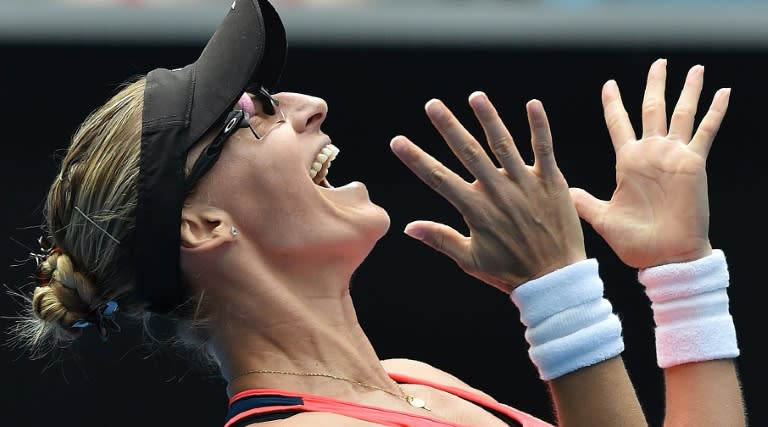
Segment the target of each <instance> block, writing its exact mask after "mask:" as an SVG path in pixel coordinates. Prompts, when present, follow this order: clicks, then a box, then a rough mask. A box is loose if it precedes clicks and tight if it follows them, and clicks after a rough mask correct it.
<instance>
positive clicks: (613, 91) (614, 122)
mask: <svg viewBox="0 0 768 427" xmlns="http://www.w3.org/2000/svg"><path fill="white" fill-rule="evenodd" d="M602 100H603V115H604V116H605V124H606V126H607V127H608V133H609V134H610V135H611V141H612V142H613V148H614V150H616V151H619V149H621V147H622V146H623V145H624V144H626V143H627V142H630V141H634V140H635V139H637V136H636V135H635V131H634V129H632V123H631V122H630V120H629V115H628V114H627V110H626V109H625V108H624V103H623V102H622V100H621V94H620V93H619V86H618V85H616V81H614V80H608V81H607V82H606V83H605V84H604V85H603V96H602Z"/></svg>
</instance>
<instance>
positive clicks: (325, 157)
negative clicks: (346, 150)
mask: <svg viewBox="0 0 768 427" xmlns="http://www.w3.org/2000/svg"><path fill="white" fill-rule="evenodd" d="M338 154H339V148H338V147H336V146H335V145H333V144H328V145H326V146H325V147H323V149H322V150H320V152H319V153H317V157H315V160H314V161H313V162H312V166H310V168H309V176H310V178H312V181H313V182H314V183H315V184H317V185H319V186H321V187H326V188H330V187H331V185H330V184H329V183H328V180H327V179H326V178H327V177H328V169H330V168H331V162H333V160H334V159H335V158H336V156H337V155H338Z"/></svg>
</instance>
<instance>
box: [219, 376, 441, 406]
mask: <svg viewBox="0 0 768 427" xmlns="http://www.w3.org/2000/svg"><path fill="white" fill-rule="evenodd" d="M252 374H276V375H293V376H296V377H323V378H330V379H333V380H338V381H345V382H348V383H350V384H354V385H357V386H360V387H365V388H367V389H370V390H378V391H383V392H384V393H387V394H389V395H392V396H395V397H396V398H398V399H402V400H405V401H406V402H408V404H409V405H411V406H413V407H414V408H419V409H424V410H427V411H431V409H429V408H428V407H427V403H426V402H424V400H423V399H419V398H418V397H416V396H411V395H409V394H408V393H406V392H405V390H403V388H402V387H401V386H400V384H398V383H397V382H395V381H393V382H394V383H395V385H396V386H397V388H398V389H399V390H400V394H399V395H398V394H397V393H393V392H391V391H389V390H387V389H385V388H382V387H379V386H375V385H373V384H366V383H364V382H361V381H357V380H353V379H351V378H345V377H340V376H338V375H333V374H324V373H321V372H290V371H275V370H271V369H251V370H249V371H245V372H241V373H239V374H237V375H235V376H234V377H232V378H231V379H230V380H229V382H230V383H231V382H232V381H234V380H236V379H237V378H240V377H244V376H246V375H252Z"/></svg>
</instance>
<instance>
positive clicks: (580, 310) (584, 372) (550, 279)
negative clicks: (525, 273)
mask: <svg viewBox="0 0 768 427" xmlns="http://www.w3.org/2000/svg"><path fill="white" fill-rule="evenodd" d="M511 298H512V301H513V302H514V303H515V305H516V306H517V307H518V308H519V309H520V317H521V321H522V322H523V324H525V325H526V326H527V330H526V334H525V336H526V340H527V341H528V343H529V344H530V345H531V347H530V349H529V351H528V353H529V355H530V357H531V361H532V362H533V363H534V365H536V367H537V369H538V371H539V377H540V378H541V379H542V380H544V381H546V382H547V384H548V385H549V388H550V392H551V394H552V398H553V402H554V404H555V410H556V412H557V414H556V417H557V419H558V422H559V424H560V425H561V426H603V425H606V426H609V425H610V426H614V425H621V426H635V425H640V426H645V425H646V422H645V418H644V415H643V412H642V410H641V408H640V403H639V401H638V399H637V395H636V393H635V390H634V388H633V385H632V382H631V381H630V379H629V375H628V374H627V371H626V369H625V366H624V363H623V361H622V359H621V357H620V354H621V352H622V351H623V350H624V341H623V339H622V336H621V323H620V321H619V318H618V317H617V316H616V315H615V314H614V313H613V308H612V306H611V304H610V302H608V300H606V299H605V298H603V283H602V280H601V279H600V276H599V274H598V266H597V261H595V260H584V261H582V262H578V263H575V264H572V265H569V266H567V267H564V268H562V269H559V270H556V271H554V272H551V273H549V274H547V275H545V276H542V277H541V278H538V279H535V280H532V281H529V282H528V283H525V284H523V285H521V286H520V287H518V288H517V289H515V290H514V291H513V292H512V295H511Z"/></svg>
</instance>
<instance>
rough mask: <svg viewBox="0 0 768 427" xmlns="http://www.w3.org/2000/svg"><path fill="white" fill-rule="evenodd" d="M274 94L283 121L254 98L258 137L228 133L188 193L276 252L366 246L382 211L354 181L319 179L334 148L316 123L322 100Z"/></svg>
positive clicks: (385, 220) (332, 252) (380, 227)
mask: <svg viewBox="0 0 768 427" xmlns="http://www.w3.org/2000/svg"><path fill="white" fill-rule="evenodd" d="M274 97H275V98H276V99H277V100H278V101H279V108H280V109H281V110H282V114H283V115H284V116H285V122H282V123H279V122H278V123H275V122H276V118H277V117H279V112H278V113H277V114H278V115H276V116H271V118H268V117H269V116H267V115H265V114H264V113H263V111H262V106H261V104H260V103H259V102H258V101H256V102H254V104H253V106H254V107H255V111H253V113H255V114H251V118H250V119H249V123H251V127H252V128H253V129H254V131H255V132H256V133H257V134H264V133H266V135H265V136H262V135H260V136H261V140H258V139H256V137H255V136H254V134H253V133H252V132H251V130H249V129H247V128H246V129H241V130H239V131H237V132H236V133H235V134H234V135H232V137H230V140H228V141H227V142H226V143H225V147H224V150H223V151H222V154H221V157H220V158H219V160H218V162H217V163H216V165H215V166H214V167H213V168H212V169H211V171H209V172H208V174H207V175H206V176H205V177H204V178H203V180H202V181H201V182H200V185H199V186H198V189H197V190H196V192H197V193H198V194H196V195H195V197H196V198H201V199H199V200H201V201H203V202H205V203H210V204H213V205H216V206H217V207H219V208H222V209H224V210H226V211H227V212H229V213H230V215H231V216H232V218H233V221H234V222H235V226H236V227H237V228H238V229H239V231H240V232H241V233H244V234H246V235H247V236H248V237H249V238H251V239H252V240H253V241H254V242H255V243H256V244H258V245H259V246H260V247H262V248H263V249H264V250H267V251H274V253H276V254H278V255H281V256H286V255H291V256H294V255H297V254H301V253H304V254H314V255H315V256H338V255H339V252H340V251H341V252H345V251H346V252H350V251H351V252H352V253H350V255H352V254H358V255H359V254H360V252H361V251H365V254H367V252H368V251H370V249H371V248H372V247H373V244H374V243H375V242H376V241H377V240H378V239H379V238H380V237H382V236H383V235H384V233H385V232H386V230H387V229H388V227H389V217H388V215H387V213H386V212H385V211H384V210H383V209H382V208H380V207H379V206H377V205H375V204H374V203H372V202H371V200H370V198H369V196H368V191H367V190H366V187H365V186H364V185H363V184H362V183H360V182H352V183H349V184H346V185H343V186H336V187H333V186H331V185H330V184H328V181H326V180H325V179H322V177H324V176H325V174H326V172H327V171H328V166H329V165H330V161H331V160H333V159H334V157H335V154H336V151H337V149H336V148H335V145H331V138H330V137H329V136H328V135H326V134H325V133H323V132H322V131H321V129H320V127H321V125H322V123H323V121H324V120H325V118H326V114H327V112H328V106H327V105H326V103H325V101H323V100H322V99H320V98H315V97H311V96H307V95H302V94H297V93H279V94H277V95H275V96H274ZM250 108H251V107H250V106H248V108H247V109H250ZM247 109H246V110H247ZM265 118H267V120H269V123H268V124H269V125H268V126H263V121H264V120H265ZM265 129H266V130H267V131H265ZM267 132H268V133H267ZM342 148H343V145H342ZM313 176H314V178H313ZM329 176H330V181H332V180H333V177H332V173H330V174H329ZM363 256H364V255H363Z"/></svg>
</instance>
